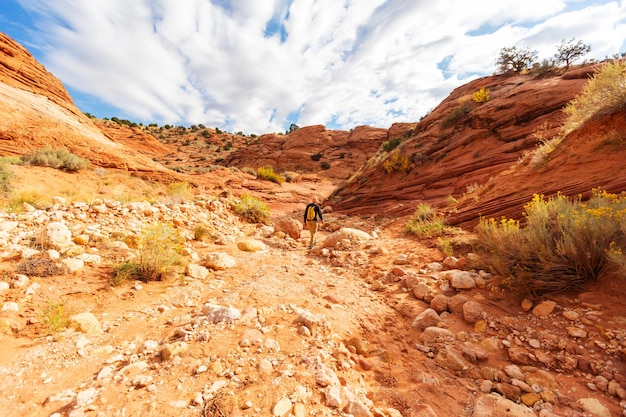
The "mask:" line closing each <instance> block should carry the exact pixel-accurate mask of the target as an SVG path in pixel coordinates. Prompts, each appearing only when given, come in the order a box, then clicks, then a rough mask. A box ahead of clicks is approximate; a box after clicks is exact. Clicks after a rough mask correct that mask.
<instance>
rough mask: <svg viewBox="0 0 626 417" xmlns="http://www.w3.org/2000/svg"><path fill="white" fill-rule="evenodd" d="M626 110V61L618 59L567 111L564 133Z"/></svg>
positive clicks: (609, 65) (603, 71) (603, 67)
mask: <svg viewBox="0 0 626 417" xmlns="http://www.w3.org/2000/svg"><path fill="white" fill-rule="evenodd" d="M625 106H626V61H625V60H623V59H617V60H613V61H610V62H607V63H605V64H604V65H602V68H601V69H600V71H599V72H597V73H596V74H594V75H593V76H592V77H591V78H590V79H589V81H588V82H587V84H585V86H584V87H583V89H582V91H581V92H580V94H579V95H578V96H576V98H574V99H573V100H572V101H570V102H569V103H568V105H567V106H566V107H565V109H564V111H565V113H566V114H567V120H566V122H565V125H564V131H565V132H566V133H567V132H571V131H573V130H575V129H577V128H578V127H579V126H581V125H582V124H583V123H585V122H586V121H588V120H590V119H592V118H594V117H596V116H600V115H603V114H611V113H614V112H616V111H618V110H622V109H624V107H625Z"/></svg>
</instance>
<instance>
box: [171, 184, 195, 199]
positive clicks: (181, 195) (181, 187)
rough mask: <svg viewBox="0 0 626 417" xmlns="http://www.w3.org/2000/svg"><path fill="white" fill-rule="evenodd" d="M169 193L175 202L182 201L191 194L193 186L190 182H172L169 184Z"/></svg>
mask: <svg viewBox="0 0 626 417" xmlns="http://www.w3.org/2000/svg"><path fill="white" fill-rule="evenodd" d="M167 195H168V197H169V198H170V199H171V200H172V201H173V202H175V203H180V202H181V201H183V200H184V199H186V198H188V197H189V196H190V195H191V187H190V185H189V183H188V182H186V181H183V182H172V183H170V184H168V185H167Z"/></svg>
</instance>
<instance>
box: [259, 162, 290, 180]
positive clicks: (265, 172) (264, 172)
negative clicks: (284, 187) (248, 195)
mask: <svg viewBox="0 0 626 417" xmlns="http://www.w3.org/2000/svg"><path fill="white" fill-rule="evenodd" d="M256 173H257V178H259V179H262V180H267V181H271V182H274V183H276V184H282V183H284V182H285V177H283V176H282V175H280V174H278V173H276V172H274V168H272V167H271V166H264V167H258V168H257V170H256Z"/></svg>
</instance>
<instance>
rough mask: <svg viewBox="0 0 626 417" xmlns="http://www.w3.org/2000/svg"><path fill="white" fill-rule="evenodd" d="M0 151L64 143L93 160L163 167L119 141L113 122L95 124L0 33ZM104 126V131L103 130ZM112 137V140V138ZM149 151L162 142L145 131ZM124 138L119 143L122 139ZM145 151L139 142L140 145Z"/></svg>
mask: <svg viewBox="0 0 626 417" xmlns="http://www.w3.org/2000/svg"><path fill="white" fill-rule="evenodd" d="M0 114H2V115H3V117H2V120H1V122H0V155H22V154H24V153H27V152H30V151H33V150H37V149H41V148H43V147H45V146H46V145H49V146H51V147H53V148H60V147H65V148H67V149H68V150H69V151H71V152H73V153H75V154H76V155H78V156H81V157H83V158H87V159H89V160H90V161H91V162H92V163H93V164H95V165H98V166H101V167H108V168H120V169H125V170H131V171H163V168H162V167H161V166H160V165H159V164H157V163H155V162H153V161H152V160H151V159H149V158H148V157H146V156H144V155H142V154H140V153H138V152H136V151H134V150H132V149H130V148H129V147H127V146H125V145H127V144H129V143H130V142H129V141H122V140H121V139H120V136H127V137H132V136H136V135H143V134H142V133H140V132H136V131H134V132H133V133H132V134H124V135H116V133H115V131H116V130H117V128H116V127H113V128H107V127H104V126H101V128H99V127H98V126H96V125H95V124H94V123H93V121H92V120H91V119H90V118H88V117H87V116H86V115H85V114H83V113H82V112H81V111H80V110H79V109H78V108H76V106H75V105H74V103H73V102H72V99H71V97H70V96H69V94H68V93H67V91H66V90H65V88H64V86H63V84H62V83H61V82H60V81H59V80H58V79H57V78H56V77H54V76H53V75H52V74H50V73H49V72H47V71H46V69H45V68H44V67H43V66H42V65H41V64H39V63H38V62H37V61H36V60H35V59H34V57H33V56H32V55H31V54H30V53H29V52H28V51H27V50H26V49H24V48H23V47H22V46H21V45H19V44H17V43H16V42H14V41H13V40H12V39H10V38H9V37H7V36H6V35H5V34H2V33H0ZM107 130H109V131H110V136H108V135H107V134H106V133H103V132H106V131H107ZM113 138H115V140H113ZM142 141H145V142H146V143H151V145H152V146H154V147H155V148H154V149H153V150H152V152H158V151H159V150H161V151H163V149H162V148H163V147H162V146H160V145H159V144H158V142H157V141H156V140H155V139H154V138H153V137H152V136H149V135H143V136H142ZM123 142H125V143H123ZM144 151H145V147H144Z"/></svg>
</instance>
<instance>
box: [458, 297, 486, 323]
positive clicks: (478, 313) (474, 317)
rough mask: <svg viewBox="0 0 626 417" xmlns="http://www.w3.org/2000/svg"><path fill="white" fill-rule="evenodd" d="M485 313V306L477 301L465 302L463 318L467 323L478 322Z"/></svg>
mask: <svg viewBox="0 0 626 417" xmlns="http://www.w3.org/2000/svg"><path fill="white" fill-rule="evenodd" d="M483 314H484V310H483V307H482V305H481V304H480V303H478V302H476V301H468V302H466V303H464V304H463V320H465V322H466V323H469V324H474V323H476V322H477V321H478V320H479V319H480V318H481V317H482V316H483Z"/></svg>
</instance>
